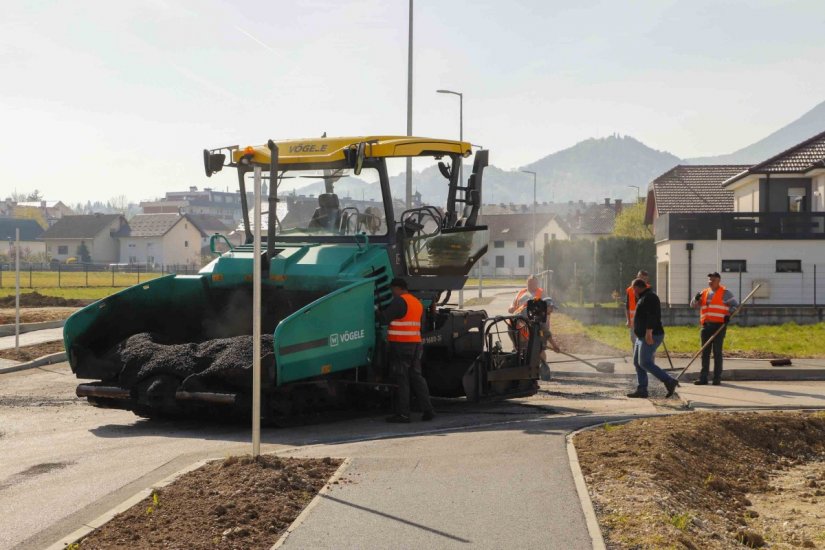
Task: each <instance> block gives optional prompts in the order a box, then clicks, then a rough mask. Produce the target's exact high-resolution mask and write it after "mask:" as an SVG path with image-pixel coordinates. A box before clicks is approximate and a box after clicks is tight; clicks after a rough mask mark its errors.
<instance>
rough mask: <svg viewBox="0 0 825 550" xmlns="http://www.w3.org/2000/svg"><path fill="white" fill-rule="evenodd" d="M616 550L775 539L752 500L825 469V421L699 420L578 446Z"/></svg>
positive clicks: (628, 431)
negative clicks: (796, 470) (811, 468)
mask: <svg viewBox="0 0 825 550" xmlns="http://www.w3.org/2000/svg"><path fill="white" fill-rule="evenodd" d="M575 444H576V449H577V451H578V454H579V460H580V462H581V466H582V471H583V473H584V475H585V479H586V481H587V482H588V486H589V490H590V494H591V497H592V499H593V503H594V505H595V507H596V511H597V513H598V515H599V520H600V523H601V525H602V530H603V532H604V534H605V542H606V543H607V546H608V548H639V549H641V548H645V549H646V548H651V549H652V548H663V547H671V546H672V547H675V548H679V547H683V548H703V549H705V548H707V549H729V548H737V547H739V548H742V547H744V546H743V543H747V542H750V543H751V544H752V545H754V546H756V545H757V544H758V543H759V541H760V539H763V538H764V539H765V540H767V541H768V542H769V543H771V544H774V543H778V542H780V541H778V540H776V538H772V537H774V536H775V535H773V534H772V533H769V532H766V531H767V529H766V528H765V526H762V525H760V523H759V521H760V519H759V518H758V517H756V516H758V514H754V513H753V510H751V509H750V507H751V504H752V503H751V501H750V499H749V498H748V495H754V494H763V493H766V492H769V491H771V486H770V483H769V481H770V479H771V476H772V475H774V474H775V473H776V472H778V471H784V470H787V469H789V468H793V467H798V466H800V465H804V464H807V463H812V462H817V461H825V415H823V414H822V413H814V414H807V413H775V412H771V413H743V414H724V413H691V414H682V415H674V416H668V417H662V418H652V419H645V420H636V421H633V422H631V423H629V424H626V425H620V426H609V425H607V426H605V428H604V429H597V430H591V431H587V432H583V433H581V434H579V435H578V436H577V437H576V440H575Z"/></svg>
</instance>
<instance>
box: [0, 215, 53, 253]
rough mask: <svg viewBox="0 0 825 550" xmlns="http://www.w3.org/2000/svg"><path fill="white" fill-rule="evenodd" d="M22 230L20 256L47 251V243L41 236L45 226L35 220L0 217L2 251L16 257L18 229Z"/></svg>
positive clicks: (0, 245) (0, 247)
mask: <svg viewBox="0 0 825 550" xmlns="http://www.w3.org/2000/svg"><path fill="white" fill-rule="evenodd" d="M17 229H19V230H20V257H21V258H22V259H26V258H28V257H29V255H31V254H41V253H43V252H46V243H44V242H43V240H42V239H41V238H40V237H41V236H42V235H43V228H42V227H40V224H39V223H37V222H36V221H35V220H29V219H18V218H0V253H2V254H4V255H6V256H8V257H9V258H12V257H14V244H15V238H16V230H17Z"/></svg>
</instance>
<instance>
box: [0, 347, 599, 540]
mask: <svg viewBox="0 0 825 550" xmlns="http://www.w3.org/2000/svg"><path fill="white" fill-rule="evenodd" d="M76 384H77V380H76V379H75V378H74V376H72V375H71V372H70V371H69V369H68V366H67V365H66V364H65V363H63V364H59V365H54V366H51V367H44V368H41V369H35V370H29V371H22V372H17V373H10V374H6V375H2V377H0V448H2V451H3V459H2V460H0V548H13V547H15V548H42V547H43V546H45V545H48V544H50V543H52V542H54V541H56V540H58V539H59V538H60V537H61V536H63V535H65V534H66V533H69V532H71V531H73V530H74V529H75V528H77V527H78V526H79V525H81V524H83V523H84V522H87V521H89V520H91V519H93V518H95V517H97V516H98V515H99V514H101V513H102V512H103V511H105V510H106V509H108V508H110V507H111V506H114V505H115V504H117V503H119V502H121V501H122V500H124V499H125V498H127V497H129V496H131V495H132V494H134V493H136V492H137V491H138V490H140V489H142V488H144V487H146V486H148V485H150V484H151V483H153V482H155V481H158V480H160V479H162V478H164V477H166V476H167V475H169V474H170V473H172V472H174V471H176V470H178V469H180V468H182V467H183V466H185V465H187V464H189V463H191V462H194V461H195V460H198V459H200V458H205V457H221V456H227V455H229V454H236V453H242V452H248V451H249V445H248V444H247V443H246V442H247V441H248V440H249V431H248V429H246V428H245V427H242V426H208V425H204V424H199V423H195V422H168V423H163V422H149V421H146V420H141V419H138V418H137V417H135V416H133V415H132V414H131V413H128V412H124V411H117V410H106V409H96V408H93V407H90V406H88V405H87V404H86V403H85V402H84V401H82V400H80V399H77V398H76V397H75V396H74V387H75V385H76ZM442 405H443V404H442ZM596 421H597V420H596V419H595V418H591V419H589V420H582V419H581V418H576V417H572V416H561V415H554V414H552V413H551V412H550V411H548V410H547V409H545V408H542V407H540V406H535V405H529V406H528V405H523V404H519V403H511V402H505V403H500V404H497V405H489V406H486V407H472V406H470V405H469V404H458V405H456V404H447V405H443V406H442V407H441V414H440V415H439V418H437V419H436V421H435V422H432V423H427V424H423V423H414V424H411V425H408V426H396V425H387V424H386V423H385V422H383V418H382V417H378V418H360V419H354V420H348V421H340V422H335V423H332V422H329V423H325V424H318V425H314V426H305V427H301V428H289V429H268V430H264V433H263V440H264V442H265V445H264V451H275V450H282V451H283V450H291V452H294V453H295V454H297V455H314V456H318V455H324V456H328V455H329V456H351V457H353V458H354V462H353V465H352V467H351V470H350V473H349V476H350V478H352V479H354V480H356V483H354V484H347V485H346V487H345V488H341V489H340V490H336V491H333V492H332V493H331V494H330V496H329V497H328V499H327V500H326V501H325V502H323V503H322V505H321V506H319V507H318V508H317V510H315V511H313V513H312V514H311V515H310V521H308V522H307V524H306V526H305V527H304V528H302V529H301V530H300V532H296V533H295V534H294V535H293V537H294V538H293V540H292V541H290V543H289V544H290V546H292V547H300V546H302V544H301V541H302V540H306V545H311V546H316V547H323V546H328V547H332V546H335V547H338V548H342V547H348V546H349V547H352V546H361V547H365V546H382V547H386V546H387V545H388V544H392V545H393V546H398V547H412V546H417V547H420V546H423V545H426V546H430V547H445V546H450V545H461V546H466V545H468V544H470V543H472V544H473V545H474V546H480V547H502V546H513V547H539V546H540V547H548V546H547V544H548V541H557V542H558V541H564V544H563V545H562V546H559V547H564V548H571V549H575V548H589V547H590V545H589V538H588V536H587V531H586V528H585V525H584V519H583V516H582V513H581V510H580V508H579V503H578V498H577V496H576V493H575V489H574V486H573V482H572V478H571V473H570V469H569V465H568V462H567V456H566V454H565V452H564V434H565V433H567V431H568V430H570V429H571V428H574V427H576V426H577V425H579V424H582V423H586V422H596ZM425 430H426V431H430V432H432V431H433V430H435V432H434V433H428V434H426V435H415V434H416V433H419V434H420V433H421V432H422V431H425ZM333 499H335V500H333ZM315 521H318V522H320V523H319V524H318V525H321V526H322V527H323V529H322V531H318V530H317V529H313V528H312V526H313V525H314V524H313V523H312V522H315ZM332 528H334V529H335V533H336V534H335V536H336V537H338V538H337V539H335V540H332V539H329V538H328V537H327V538H326V539H325V538H324V537H325V535H324V533H330V532H331V531H330V530H329V529H332ZM368 534H371V535H372V537H373V538H372V539H368V538H366V537H367V535H368ZM299 537H305V538H304V539H302V538H299ZM399 537H400V538H399ZM390 539H391V540H390ZM468 541H469V542H468ZM368 542H369V544H367V543H368Z"/></svg>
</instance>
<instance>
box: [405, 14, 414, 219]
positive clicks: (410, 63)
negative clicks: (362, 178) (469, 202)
mask: <svg viewBox="0 0 825 550" xmlns="http://www.w3.org/2000/svg"><path fill="white" fill-rule="evenodd" d="M409 25H410V28H409V31H408V34H407V40H408V43H407V135H408V136H411V135H412V112H413V97H412V94H413V0H410V17H409ZM406 189H407V192H406V204H407V208H412V157H407V187H406Z"/></svg>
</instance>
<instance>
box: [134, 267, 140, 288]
mask: <svg viewBox="0 0 825 550" xmlns="http://www.w3.org/2000/svg"><path fill="white" fill-rule="evenodd" d="M135 265H136V266H137V282H138V284H140V264H135Z"/></svg>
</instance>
